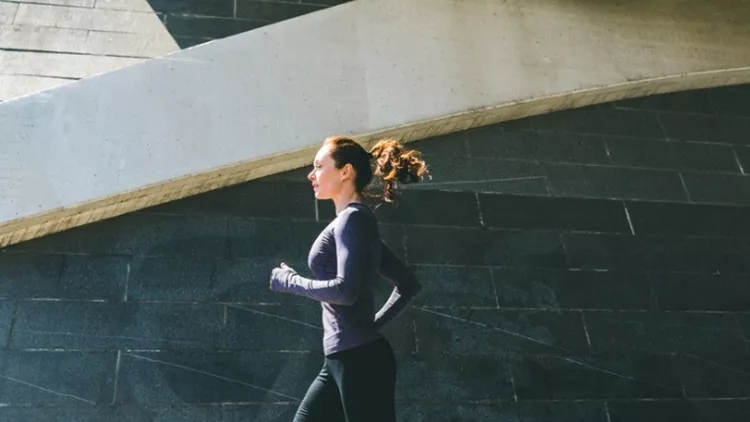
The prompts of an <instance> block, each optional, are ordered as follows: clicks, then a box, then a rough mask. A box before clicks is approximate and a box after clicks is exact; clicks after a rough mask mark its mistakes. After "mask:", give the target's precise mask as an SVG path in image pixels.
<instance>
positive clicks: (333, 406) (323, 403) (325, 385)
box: [294, 365, 346, 422]
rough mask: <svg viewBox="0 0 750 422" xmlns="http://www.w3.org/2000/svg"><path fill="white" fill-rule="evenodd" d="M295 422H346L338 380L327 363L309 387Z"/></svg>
mask: <svg viewBox="0 0 750 422" xmlns="http://www.w3.org/2000/svg"><path fill="white" fill-rule="evenodd" d="M294 422H346V419H345V418H344V411H343V408H342V407H341V395H340V394H339V389H338V386H337V385H336V380H334V378H333V376H332V375H331V372H330V370H329V369H328V367H327V366H326V365H323V368H321V370H320V373H319V374H318V376H317V377H315V380H313V382H312V383H311V384H310V387H309V388H308V389H307V393H306V394H305V397H304V398H303V399H302V402H301V403H300V405H299V407H298V408H297V413H296V414H295V416H294Z"/></svg>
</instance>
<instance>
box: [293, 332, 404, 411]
mask: <svg viewBox="0 0 750 422" xmlns="http://www.w3.org/2000/svg"><path fill="white" fill-rule="evenodd" d="M395 390H396V359H395V357H394V355H393V349H391V345H390V344H389V343H388V341H387V340H386V339H380V340H377V341H374V342H371V343H367V344H364V345H362V346H358V347H355V348H352V349H349V350H344V351H342V352H338V353H334V354H332V355H330V356H328V357H326V359H325V362H324V363H323V368H322V369H321V370H320V374H318V376H317V377H316V378H315V380H314V381H313V382H312V384H310V388H309V389H308V390H307V394H305V398H304V399H302V403H300V406H299V408H298V409H297V414H296V415H295V416H294V422H323V421H325V422H370V421H372V422H375V421H377V422H395V421H396V409H395V404H394V399H395Z"/></svg>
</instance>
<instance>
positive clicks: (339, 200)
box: [333, 192, 362, 215]
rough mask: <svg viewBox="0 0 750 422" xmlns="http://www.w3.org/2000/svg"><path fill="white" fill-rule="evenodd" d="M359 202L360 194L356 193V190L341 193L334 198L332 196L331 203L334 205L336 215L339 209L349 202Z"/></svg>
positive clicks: (360, 200)
mask: <svg viewBox="0 0 750 422" xmlns="http://www.w3.org/2000/svg"><path fill="white" fill-rule="evenodd" d="M354 202H356V203H361V202H362V195H360V194H358V193H357V192H352V193H345V194H342V195H340V196H338V197H336V198H333V204H334V206H335V207H336V215H338V214H339V213H340V212H341V211H343V210H344V208H346V207H347V206H349V204H351V203H354Z"/></svg>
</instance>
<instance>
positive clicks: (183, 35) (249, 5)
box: [148, 0, 350, 48]
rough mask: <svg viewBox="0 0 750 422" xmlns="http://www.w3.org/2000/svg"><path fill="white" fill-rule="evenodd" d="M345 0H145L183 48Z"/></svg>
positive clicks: (321, 8)
mask: <svg viewBox="0 0 750 422" xmlns="http://www.w3.org/2000/svg"><path fill="white" fill-rule="evenodd" d="M348 1H350V0H287V1H279V0H148V2H149V4H150V5H151V7H152V8H153V9H154V11H155V12H157V13H158V14H159V16H160V17H161V19H162V21H163V22H164V25H165V26H166V28H167V30H168V31H169V33H170V34H171V35H172V37H174V39H175V41H177V44H179V46H180V47H182V48H187V47H191V46H193V45H197V44H202V43H204V42H207V41H211V40H213V39H218V38H224V37H228V36H230V35H235V34H239V33H241V32H245V31H250V30H253V29H256V28H260V27H262V26H266V25H269V24H272V23H276V22H281V21H284V20H287V19H292V18H296V17H298V16H302V15H305V14H307V13H312V12H315V11H318V10H323V9H325V8H327V7H331V6H335V5H338V4H343V3H346V2H348Z"/></svg>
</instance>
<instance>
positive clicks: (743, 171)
mask: <svg viewBox="0 0 750 422" xmlns="http://www.w3.org/2000/svg"><path fill="white" fill-rule="evenodd" d="M732 154H733V155H734V161H736V162H737V167H739V168H740V173H742V174H745V169H744V168H743V167H742V163H741V162H740V157H739V156H738V155H737V148H735V146H734V145H732Z"/></svg>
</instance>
